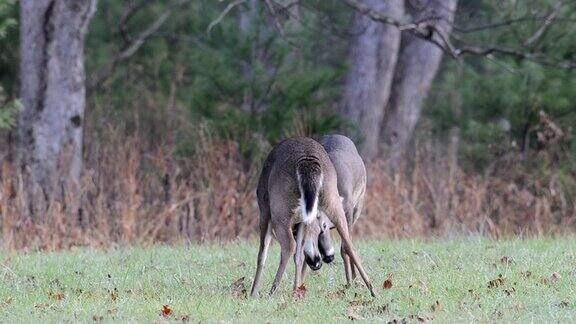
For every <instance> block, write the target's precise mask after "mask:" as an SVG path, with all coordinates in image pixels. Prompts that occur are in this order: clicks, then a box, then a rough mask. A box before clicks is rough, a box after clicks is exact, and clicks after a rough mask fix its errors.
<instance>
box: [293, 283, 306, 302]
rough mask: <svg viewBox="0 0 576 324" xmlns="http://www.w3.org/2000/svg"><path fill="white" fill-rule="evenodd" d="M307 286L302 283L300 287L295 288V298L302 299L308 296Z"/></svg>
mask: <svg viewBox="0 0 576 324" xmlns="http://www.w3.org/2000/svg"><path fill="white" fill-rule="evenodd" d="M306 292H307V289H306V286H305V285H304V284H302V285H300V287H298V288H296V290H294V298H295V299H296V300H302V299H304V297H306Z"/></svg>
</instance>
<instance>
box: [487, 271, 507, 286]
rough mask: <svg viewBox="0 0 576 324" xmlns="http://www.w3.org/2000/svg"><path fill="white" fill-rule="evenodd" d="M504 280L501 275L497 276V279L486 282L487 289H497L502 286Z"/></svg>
mask: <svg viewBox="0 0 576 324" xmlns="http://www.w3.org/2000/svg"><path fill="white" fill-rule="evenodd" d="M504 281H506V278H504V277H503V276H502V274H499V275H498V278H496V279H493V280H490V281H488V288H498V287H500V286H502V285H503V284H504Z"/></svg>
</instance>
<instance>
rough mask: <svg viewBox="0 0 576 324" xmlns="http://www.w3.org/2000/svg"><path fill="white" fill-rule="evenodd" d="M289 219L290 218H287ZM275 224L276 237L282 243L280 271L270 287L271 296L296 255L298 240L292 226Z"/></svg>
mask: <svg viewBox="0 0 576 324" xmlns="http://www.w3.org/2000/svg"><path fill="white" fill-rule="evenodd" d="M287 219H289V218H287ZM272 225H273V226H274V233H275V234H276V239H277V240H278V242H279V243H280V264H279V265H278V271H277V272H276V277H275V278H274V283H273V284H272V289H270V296H272V295H274V293H275V292H276V289H278V285H280V281H282V277H283V276H284V272H286V266H287V265H288V261H289V260H290V257H291V256H293V255H294V250H295V248H296V242H295V241H294V237H293V236H292V231H291V229H290V226H289V225H287V226H283V225H281V224H275V223H274V222H273V223H272Z"/></svg>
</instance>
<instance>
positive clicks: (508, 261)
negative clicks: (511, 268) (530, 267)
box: [500, 255, 513, 265]
mask: <svg viewBox="0 0 576 324" xmlns="http://www.w3.org/2000/svg"><path fill="white" fill-rule="evenodd" d="M512 261H513V260H512V258H511V257H509V256H506V255H505V256H503V257H502V258H500V263H502V264H506V265H509V264H511V263H512Z"/></svg>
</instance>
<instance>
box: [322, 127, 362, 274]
mask: <svg viewBox="0 0 576 324" xmlns="http://www.w3.org/2000/svg"><path fill="white" fill-rule="evenodd" d="M320 143H321V144H322V146H323V147H324V149H325V150H326V152H327V153H328V156H329V158H330V161H331V162H332V164H333V165H334V168H335V170H336V175H337V178H338V193H339V195H340V198H341V200H342V206H343V208H344V215H346V222H347V224H348V230H349V232H348V236H349V237H350V239H352V228H353V226H354V223H355V222H356V221H357V220H358V218H359V217H360V214H361V212H362V207H363V205H364V194H365V193H366V167H365V166H364V161H362V158H361V157H360V154H358V150H357V149H356V146H355V145H354V142H352V140H350V139H349V138H348V137H346V136H343V135H327V136H324V137H322V139H320ZM325 217H326V216H324V215H321V220H324V221H322V222H326V221H325ZM318 248H319V251H320V254H321V255H322V257H323V258H328V259H333V258H334V252H333V250H334V249H333V248H332V240H331V237H330V231H329V230H328V231H323V232H322V233H321V234H320V236H319V239H318ZM340 252H341V254H342V259H343V260H344V272H345V274H346V283H347V284H348V285H350V284H351V282H352V281H353V280H354V279H355V278H356V269H355V267H354V264H350V257H349V255H348V254H347V253H346V250H345V249H344V245H342V247H341V248H340Z"/></svg>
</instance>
